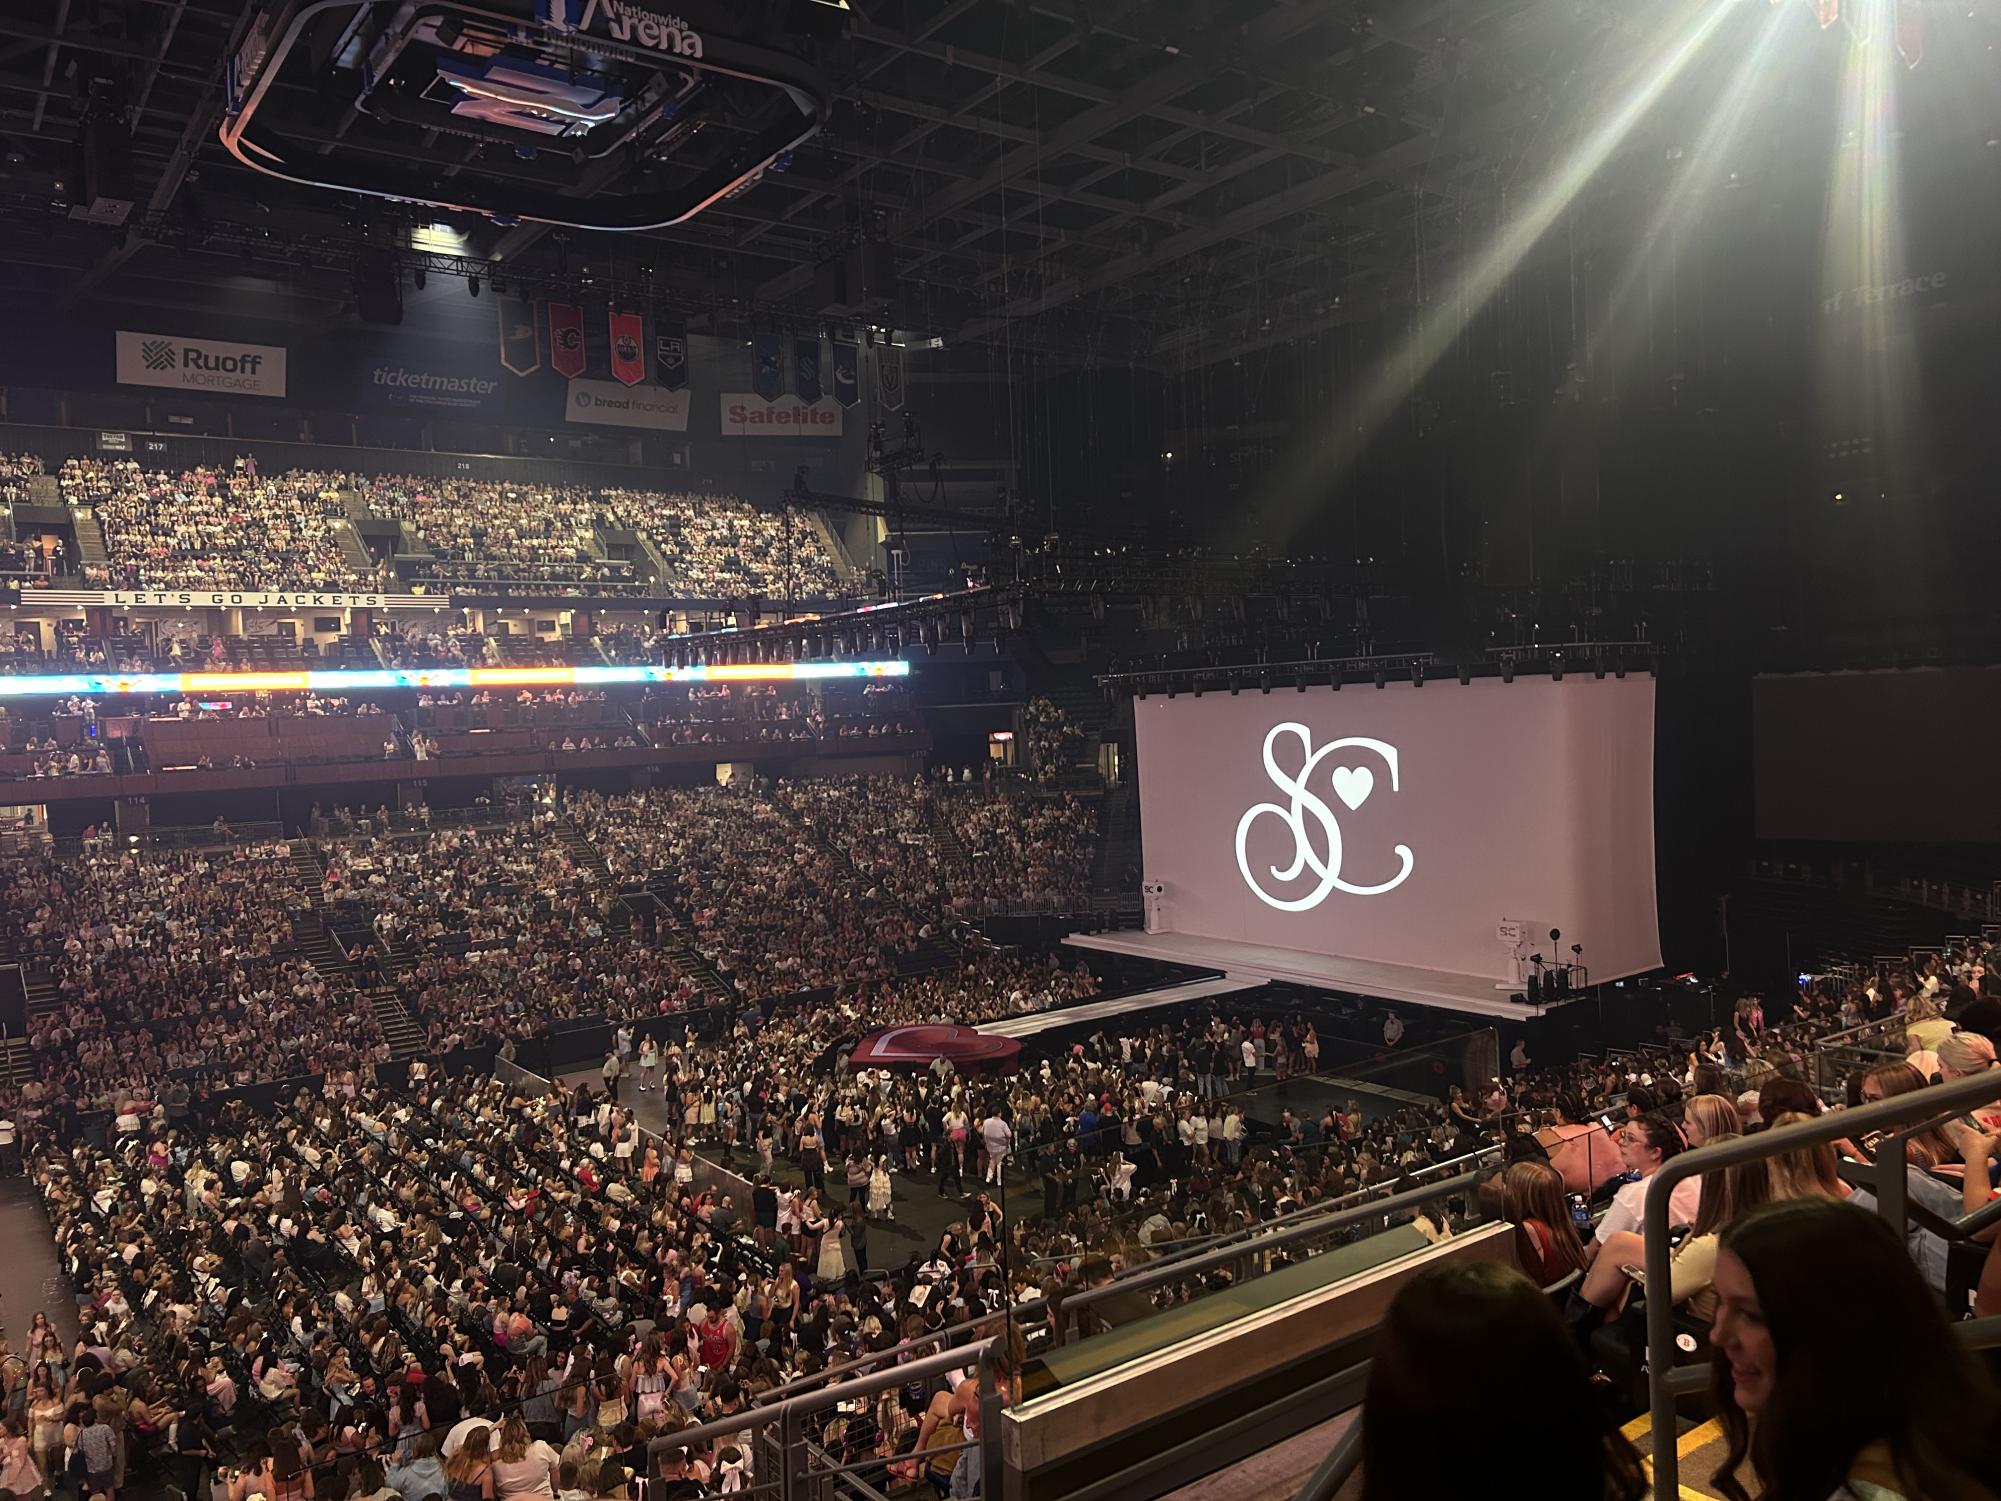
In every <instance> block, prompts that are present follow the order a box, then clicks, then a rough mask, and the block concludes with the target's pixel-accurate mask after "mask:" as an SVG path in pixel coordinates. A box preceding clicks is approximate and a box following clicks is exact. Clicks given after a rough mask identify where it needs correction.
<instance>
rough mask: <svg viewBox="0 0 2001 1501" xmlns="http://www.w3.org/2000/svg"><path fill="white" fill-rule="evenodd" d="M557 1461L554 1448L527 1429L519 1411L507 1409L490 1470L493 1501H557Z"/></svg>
mask: <svg viewBox="0 0 2001 1501" xmlns="http://www.w3.org/2000/svg"><path fill="white" fill-rule="evenodd" d="M558 1464H559V1461H558V1458H557V1455H556V1451H555V1450H553V1449H551V1448H550V1447H549V1446H548V1445H547V1444H545V1443H543V1442H542V1441H541V1440H540V1439H538V1438H535V1437H533V1436H532V1435H531V1434H530V1433H529V1432H528V1425H527V1424H526V1423H524V1422H523V1421H522V1420H521V1414H520V1413H519V1412H518V1411H516V1412H510V1413H509V1414H508V1415H507V1416H506V1418H505V1419H503V1420H502V1422H501V1425H500V1446H499V1448H497V1449H496V1450H495V1451H494V1455H493V1468H492V1470H491V1471H490V1472H489V1473H490V1474H491V1475H492V1477H493V1494H494V1497H495V1498H496V1501H534V1498H541V1501H556V1471H557V1467H558Z"/></svg>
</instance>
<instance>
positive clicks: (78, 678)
mask: <svg viewBox="0 0 2001 1501" xmlns="http://www.w3.org/2000/svg"><path fill="white" fill-rule="evenodd" d="M909 676H910V664H909V663H908V662H904V661H898V660H890V661H876V662H739V663H730V664H726V665H717V666H712V667H658V666H646V667H433V668H422V667H408V668H401V667H389V668H365V669H357V668H336V669H332V670H329V671H326V672H126V673H116V672H74V673H72V672H49V673H23V674H21V675H19V676H0V698H49V697H55V696H58V695H63V694H72V693H82V694H88V695H90V696H92V697H102V696H115V695H118V694H126V693H369V692H380V691H382V690H385V689H399V688H603V687H609V686H614V685H617V684H621V683H812V682H825V681H829V680H837V679H843V678H903V677H909Z"/></svg>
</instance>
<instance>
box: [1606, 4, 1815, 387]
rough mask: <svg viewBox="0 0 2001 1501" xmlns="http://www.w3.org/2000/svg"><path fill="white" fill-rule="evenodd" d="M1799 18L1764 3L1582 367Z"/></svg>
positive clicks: (1683, 214) (1718, 167) (1687, 211)
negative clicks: (1752, 37) (1749, 41)
mask: <svg viewBox="0 0 2001 1501" xmlns="http://www.w3.org/2000/svg"><path fill="white" fill-rule="evenodd" d="M1798 19H1799V18H1798V17H1797V16H1795V15H1794V14H1793V13H1792V11H1791V9H1790V8H1789V7H1782V6H1776V5H1774V6H1767V7H1766V9H1765V13H1764V16H1763V18H1762V19H1761V20H1760V21H1759V23H1758V35H1757V39H1756V40H1755V41H1754V42H1753V43H1752V44H1751V46H1750V47H1749V48H1748V49H1747V50H1746V51H1745V52H1744V54H1743V56H1742V58H1741V59H1740V60H1739V62H1738V63H1737V66H1736V67H1735V68H1734V69H1733V70H1732V72H1731V75H1730V81H1729V82H1728V83H1727V84H1726V85H1725V86H1724V89H1723V92H1722V94H1721V95H1720V96H1719V97H1718V99H1717V100H1716V103H1715V105H1714V106H1713V107H1712V108H1711V110H1710V112H1709V116H1708V123H1706V124H1705V125H1704V126H1703V127H1702V133H1701V134H1700V135H1699V136H1697V137H1696V141H1695V146H1694V148H1693V149H1692V150H1691V151H1689V152H1688V153H1687V155H1686V156H1685V157H1684V159H1683V161H1682V164H1681V168H1680V170H1679V171H1677V172H1676V173H1675V174H1674V176H1673V180H1672V182H1671V184H1670V186H1669V188H1668V191H1667V193H1666V195H1665V196H1664V197H1663V198H1662V199H1661V201H1660V204H1659V206H1658V207H1656V208H1655V210H1654V212H1653V214H1652V216H1651V217H1650V218H1649V219H1648V221H1647V227H1646V230H1645V232H1644V233H1643V234H1642V235H1641V237H1640V241H1639V244H1638V245H1637V246H1635V247H1634V250H1633V253H1632V255H1631V257H1629V258H1628V260H1627V262H1626V265H1625V268H1624V269H1623V270H1622V271H1621V273H1620V276H1619V280H1618V283H1617V285H1615V286H1614V287H1613V289H1612V296H1611V300H1610V301H1609V302H1608V303H1607V304H1606V306H1607V310H1608V316H1607V317H1605V318H1604V319H1601V320H1599V321H1598V322H1597V323H1595V324H1594V326H1593V328H1592V331H1591V337H1590V338H1589V339H1588V340H1587V341H1586V344H1585V350H1584V355H1583V362H1584V368H1585V369H1586V370H1589V369H1591V368H1592V367H1593V365H1594V364H1595V363H1596V361H1597V358H1598V356H1599V354H1600V353H1601V352H1602V350H1603V346H1604V344H1605V342H1606V340H1607V339H1608V338H1610V337H1612V330H1614V329H1615V328H1616V327H1617V326H1618V322H1619V314H1620V311H1621V310H1622V309H1623V308H1624V307H1625V306H1626V304H1627V302H1628V301H1629V300H1630V299H1631V298H1632V296H1633V294H1634V292H1635V291H1636V290H1637V288H1638V287H1639V284H1640V282H1641V281H1642V279H1643V278H1644V277H1645V276H1646V273H1647V270H1648V267H1649V264H1650V253H1651V252H1652V250H1653V248H1654V246H1655V244H1656V243H1657V242H1658V241H1659V240H1660V239H1661V237H1662V236H1664V235H1666V234H1668V233H1669V232H1670V231H1672V230H1676V229H1681V228H1685V227H1686V226H1687V224H1688V222H1689V219H1690V217H1691V216H1692V215H1693V214H1694V212H1695V211H1696V207H1697V204H1698V202H1699V200H1700V199H1701V198H1702V196H1703V195H1704V194H1705V193H1707V192H1708V191H1709V190H1710V189H1711V188H1712V187H1714V186H1715V185H1716V183H1717V182H1718V181H1719V180H1720V179H1721V176H1722V171H1723V167H1724V162H1725V160H1726V154H1727V152H1726V148H1728V147H1729V146H1731V145H1732V144H1733V143H1734V142H1735V141H1736V140H1737V138H1738V136H1739V134H1740V133H1741V132H1742V131H1743V129H1744V127H1745V124H1746V122H1747V120H1748V119H1749V117H1750V115H1751V113H1752V105H1753V101H1754V100H1755V99H1756V98H1757V96H1758V93H1759V85H1761V84H1762V85H1764V86H1765V87H1766V88H1767V90H1769V88H1770V85H1771V78H1772V74H1771V69H1772V65H1773V64H1774V62H1776V60H1777V59H1776V56H1775V54H1776V53H1777V51H1778V50H1779V41H1780V38H1782V37H1783V36H1784V35H1785V28H1786V27H1787V26H1788V25H1791V24H1794V23H1795V22H1797V21H1798Z"/></svg>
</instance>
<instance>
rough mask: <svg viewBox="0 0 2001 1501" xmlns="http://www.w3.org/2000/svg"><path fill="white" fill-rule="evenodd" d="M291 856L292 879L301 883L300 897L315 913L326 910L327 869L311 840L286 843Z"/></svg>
mask: <svg viewBox="0 0 2001 1501" xmlns="http://www.w3.org/2000/svg"><path fill="white" fill-rule="evenodd" d="M286 848H287V849H289V850H290V851H291V852H292V854H291V865H292V879H293V880H295V881H297V882H298V883H299V895H300V896H302V897H304V898H305V900H306V905H307V906H309V907H311V908H312V909H313V911H315V912H324V911H325V910H326V885H327V868H326V865H325V863H324V862H323V861H322V860H321V859H320V857H319V853H318V852H317V851H316V850H315V849H314V848H313V845H312V841H311V840H309V839H293V840H289V841H287V843H286Z"/></svg>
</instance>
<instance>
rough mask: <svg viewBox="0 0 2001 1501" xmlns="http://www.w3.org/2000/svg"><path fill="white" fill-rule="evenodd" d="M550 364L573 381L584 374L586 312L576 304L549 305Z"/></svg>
mask: <svg viewBox="0 0 2001 1501" xmlns="http://www.w3.org/2000/svg"><path fill="white" fill-rule="evenodd" d="M549 363H550V364H551V365H553V366H554V367H555V370H556V373H557V374H558V375H567V376H569V377H570V379H572V380H575V379H576V378H577V377H578V376H580V375H582V374H583V373H584V310H583V309H582V308H580V307H578V306H577V305H576V304H575V303H574V302H552V303H550V304H549Z"/></svg>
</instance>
